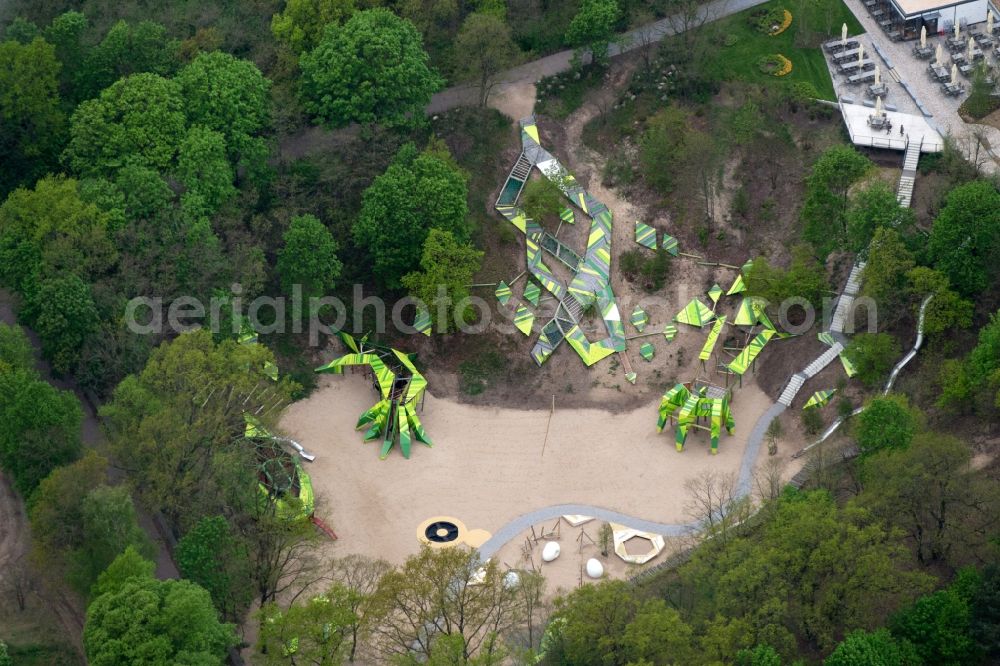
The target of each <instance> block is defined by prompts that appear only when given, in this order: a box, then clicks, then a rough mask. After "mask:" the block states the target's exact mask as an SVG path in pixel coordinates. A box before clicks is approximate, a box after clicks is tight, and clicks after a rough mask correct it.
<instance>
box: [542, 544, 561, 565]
mask: <svg viewBox="0 0 1000 666" xmlns="http://www.w3.org/2000/svg"><path fill="white" fill-rule="evenodd" d="M557 557H559V544H558V543H556V542H555V541H546V542H545V547H544V548H542V561H543V562H551V561H552V560H554V559H556V558H557Z"/></svg>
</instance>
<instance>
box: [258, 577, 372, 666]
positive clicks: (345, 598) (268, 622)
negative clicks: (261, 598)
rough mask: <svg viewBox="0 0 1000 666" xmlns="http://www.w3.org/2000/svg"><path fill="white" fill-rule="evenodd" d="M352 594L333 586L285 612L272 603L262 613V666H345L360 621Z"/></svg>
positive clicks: (341, 586)
mask: <svg viewBox="0 0 1000 666" xmlns="http://www.w3.org/2000/svg"><path fill="white" fill-rule="evenodd" d="M351 596H352V595H351V592H350V591H349V590H348V589H347V588H345V587H344V586H343V585H341V584H339V583H334V584H333V585H331V586H330V587H329V588H327V590H326V592H324V593H323V594H322V595H319V596H315V597H312V598H311V599H309V600H307V601H305V602H303V603H299V604H293V605H292V606H289V607H288V608H286V609H284V610H282V609H281V608H280V607H279V606H278V605H277V604H275V603H273V602H272V603H269V604H267V605H265V606H264V607H263V608H262V609H261V610H260V617H261V623H260V637H259V638H258V639H257V647H258V649H259V651H260V652H262V653H263V661H262V663H264V664H268V665H271V664H273V665H275V666H279V665H283V664H342V663H344V659H345V658H346V657H347V656H348V654H349V643H350V641H349V636H350V629H351V627H352V626H353V625H354V624H356V622H357V617H356V616H355V615H354V613H353V612H352V610H351Z"/></svg>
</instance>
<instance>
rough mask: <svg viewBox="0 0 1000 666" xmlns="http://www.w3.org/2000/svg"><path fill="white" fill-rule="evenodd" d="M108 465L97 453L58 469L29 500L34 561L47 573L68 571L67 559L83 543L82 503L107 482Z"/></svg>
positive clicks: (91, 451) (88, 454)
mask: <svg viewBox="0 0 1000 666" xmlns="http://www.w3.org/2000/svg"><path fill="white" fill-rule="evenodd" d="M107 469H108V461H107V460H106V459H105V458H104V457H103V456H101V455H99V454H98V453H97V452H95V451H94V450H92V449H91V450H88V451H87V452H86V453H85V454H84V455H83V457H82V458H80V459H79V460H76V461H73V462H72V463H69V464H66V465H63V466H61V467H56V468H55V469H53V470H52V472H51V473H50V474H49V475H48V476H46V477H45V478H44V479H42V482H41V483H39V484H38V488H37V489H36V490H35V492H34V493H32V494H31V497H30V498H29V500H28V517H29V518H30V519H31V537H32V538H31V541H32V544H31V545H32V557H33V559H34V560H35V561H36V562H37V563H39V564H40V565H41V566H44V567H46V568H48V569H55V570H62V569H65V568H66V565H67V556H68V554H69V553H70V552H71V551H74V550H76V549H77V548H79V547H80V545H81V544H82V543H83V539H84V533H83V501H84V499H85V498H86V497H87V495H89V494H90V491H92V490H94V488H97V487H98V486H100V485H102V484H103V483H104V482H105V481H106V478H107Z"/></svg>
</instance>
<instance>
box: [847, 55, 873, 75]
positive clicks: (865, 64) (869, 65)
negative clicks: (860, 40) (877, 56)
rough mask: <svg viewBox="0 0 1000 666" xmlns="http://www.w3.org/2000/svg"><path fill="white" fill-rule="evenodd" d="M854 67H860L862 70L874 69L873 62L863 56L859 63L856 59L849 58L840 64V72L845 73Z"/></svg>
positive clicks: (854, 68)
mask: <svg viewBox="0 0 1000 666" xmlns="http://www.w3.org/2000/svg"><path fill="white" fill-rule="evenodd" d="M856 69H860V70H862V71H864V70H866V69H875V63H873V62H872V61H871V60H870V59H868V58H865V59H864V60H863V61H862V62H861V64H860V65H859V64H858V61H857V60H851V61H848V62H845V63H844V64H843V65H841V66H840V73H841V74H847V73H848V72H853V71H854V70H856Z"/></svg>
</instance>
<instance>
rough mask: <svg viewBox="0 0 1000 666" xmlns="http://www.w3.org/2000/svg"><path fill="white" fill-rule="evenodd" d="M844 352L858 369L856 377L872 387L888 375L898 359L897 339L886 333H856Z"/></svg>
mask: <svg viewBox="0 0 1000 666" xmlns="http://www.w3.org/2000/svg"><path fill="white" fill-rule="evenodd" d="M846 353H847V357H848V358H849V359H850V360H851V362H852V363H853V364H854V367H855V368H856V369H857V371H858V379H859V380H861V381H862V382H863V383H864V384H865V385H866V386H869V387H872V386H875V385H877V384H879V383H880V382H883V381H885V380H886V379H887V378H888V377H889V371H890V370H891V369H892V366H893V365H894V364H895V363H896V361H897V360H898V359H899V354H900V349H899V341H898V340H896V338H895V337H893V336H892V335H889V334H888V333H858V334H857V335H855V336H854V337H853V338H851V342H850V343H849V344H848V345H847V350H846Z"/></svg>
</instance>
